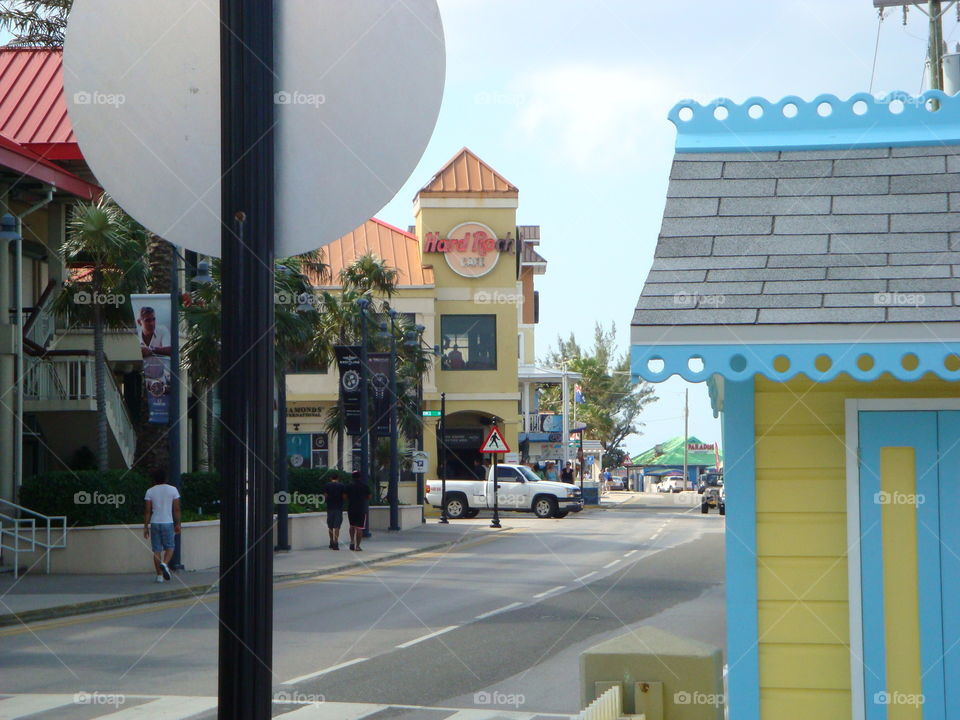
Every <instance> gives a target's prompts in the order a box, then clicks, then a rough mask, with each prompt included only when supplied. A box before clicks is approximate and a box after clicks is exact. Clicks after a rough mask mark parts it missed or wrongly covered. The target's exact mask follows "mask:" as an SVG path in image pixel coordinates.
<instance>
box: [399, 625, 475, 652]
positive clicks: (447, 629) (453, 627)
mask: <svg viewBox="0 0 960 720" xmlns="http://www.w3.org/2000/svg"><path fill="white" fill-rule="evenodd" d="M458 627H460V626H459V625H451V626H450V627H445V628H443V630H437V631H436V632H432V633H427V634H426V635H423V636H422V637H418V638H416V639H414V640H408V641H407V642H405V643H400V644H399V645H397V647H398V648H408V647H411V646H412V645H416V644H417V643H422V642H423V641H424V640H429V639H430V638H435V637H436V636H437V635H443V634H444V633H447V632H450V631H451V630H456V629H457V628H458Z"/></svg>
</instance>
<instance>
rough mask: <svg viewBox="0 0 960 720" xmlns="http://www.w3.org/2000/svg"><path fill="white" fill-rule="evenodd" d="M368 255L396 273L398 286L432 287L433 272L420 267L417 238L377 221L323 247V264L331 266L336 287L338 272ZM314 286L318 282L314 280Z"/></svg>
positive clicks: (365, 224)
mask: <svg viewBox="0 0 960 720" xmlns="http://www.w3.org/2000/svg"><path fill="white" fill-rule="evenodd" d="M367 252H372V253H373V254H374V255H376V256H377V257H379V258H381V259H382V260H384V261H386V264H387V266H388V267H391V268H393V269H395V270H396V271H397V273H398V277H397V285H398V286H400V287H423V286H426V285H433V268H432V267H430V266H426V267H425V266H424V265H423V261H422V259H421V256H420V242H419V241H418V240H417V236H416V235H411V234H410V233H408V232H404V231H403V230H401V229H400V228H397V227H394V226H393V225H390V224H389V223H385V222H383V221H382V220H378V219H377V218H372V219H370V220H367V222H365V223H364V224H363V225H361V226H360V227H358V228H357V229H356V230H354V231H353V232H350V233H347V234H346V235H344V236H343V237H341V238H340V239H338V240H335V241H334V242H332V243H330V244H329V245H327V246H325V247H324V248H323V261H324V262H325V263H327V264H328V265H329V266H330V274H331V276H332V277H333V278H334V279H335V280H334V282H335V283H337V282H338V281H337V280H336V278H339V277H340V271H341V270H342V269H343V268H345V267H346V266H348V265H349V264H350V263H352V262H353V261H354V260H356V259H357V258H359V257H361V256H363V255H364V254H366V253H367ZM314 282H315V283H316V282H317V279H316V278H314Z"/></svg>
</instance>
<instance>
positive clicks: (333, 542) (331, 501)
mask: <svg viewBox="0 0 960 720" xmlns="http://www.w3.org/2000/svg"><path fill="white" fill-rule="evenodd" d="M346 491H347V489H346V488H345V487H344V486H343V483H341V482H340V481H339V480H337V479H336V478H334V479H333V480H331V481H330V482H328V483H327V484H326V485H324V486H323V494H324V496H325V497H326V500H327V532H328V533H329V534H330V549H331V550H339V549H340V528H341V527H342V526H343V499H344V497H346Z"/></svg>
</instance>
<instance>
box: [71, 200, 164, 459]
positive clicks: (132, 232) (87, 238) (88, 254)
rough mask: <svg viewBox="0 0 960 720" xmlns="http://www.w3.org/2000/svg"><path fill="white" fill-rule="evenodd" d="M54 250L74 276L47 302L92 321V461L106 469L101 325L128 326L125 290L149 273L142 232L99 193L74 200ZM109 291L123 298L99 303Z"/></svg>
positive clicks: (77, 319) (76, 319)
mask: <svg viewBox="0 0 960 720" xmlns="http://www.w3.org/2000/svg"><path fill="white" fill-rule="evenodd" d="M59 253H60V256H61V258H62V260H63V264H64V266H65V267H68V268H71V269H72V270H73V271H74V277H73V279H72V280H69V281H67V282H66V283H65V284H64V291H63V292H62V293H60V294H59V295H57V296H56V297H55V298H54V300H53V303H52V307H53V311H54V313H55V314H56V315H57V316H58V317H59V318H61V319H63V320H65V321H66V322H67V323H69V324H71V325H75V324H85V323H92V324H93V352H94V358H95V360H94V373H95V378H96V379H95V384H96V397H97V465H98V468H99V469H100V470H107V469H108V467H109V457H108V454H107V407H106V372H107V359H106V355H105V353H104V349H103V331H104V327H105V326H109V327H129V326H130V317H131V306H130V295H132V294H133V293H135V292H142V291H143V290H144V287H145V285H146V281H147V276H148V271H147V265H146V263H145V261H144V258H145V253H146V232H145V231H144V230H143V228H142V227H140V226H139V225H138V224H137V223H136V222H134V221H133V220H131V219H130V218H129V217H128V216H127V215H125V214H124V213H123V211H121V210H120V208H119V207H117V206H116V205H115V204H114V203H113V201H112V200H110V199H109V198H108V197H106V196H105V195H104V196H101V197H100V199H99V200H97V201H96V202H95V203H92V204H85V203H79V204H77V205H76V207H75V208H74V211H73V213H72V216H71V218H70V221H69V224H68V226H67V236H66V240H65V241H64V243H63V244H62V245H61V246H60V250H59ZM109 296H114V297H118V298H122V300H123V302H122V303H121V304H119V305H118V304H116V303H109V304H108V303H105V302H103V299H104V298H105V297H109Z"/></svg>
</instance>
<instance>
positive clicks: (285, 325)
mask: <svg viewBox="0 0 960 720" xmlns="http://www.w3.org/2000/svg"><path fill="white" fill-rule="evenodd" d="M307 272H310V273H311V274H312V275H313V276H315V277H318V278H325V277H326V276H327V274H328V273H329V270H328V268H327V266H326V265H325V264H324V263H323V261H322V259H321V253H320V251H319V250H318V251H315V252H311V253H307V254H305V255H299V256H297V257H290V258H283V259H279V260H277V262H276V267H275V272H274V288H275V292H274V296H275V298H276V299H277V302H276V303H275V305H274V331H275V345H276V353H277V354H276V368H277V372H278V373H280V372H282V370H283V369H285V368H287V367H289V365H290V363H291V359H292V358H295V357H299V356H301V355H304V354H306V353H307V352H308V350H309V348H310V344H311V342H310V341H311V337H312V335H313V332H314V330H313V326H314V322H315V318H314V317H311V315H313V313H310V314H306V315H304V314H302V313H299V312H297V309H298V305H299V304H300V300H301V299H306V298H311V299H312V298H313V288H312V286H311V284H310V281H309V280H308V279H307V277H306V273H307ZM210 277H211V282H210V283H207V284H206V285H201V286H200V287H197V288H193V289H192V291H191V292H190V293H189V294H188V295H186V297H185V302H184V306H185V307H184V310H183V314H184V317H185V319H186V323H187V331H186V337H185V339H184V342H183V344H182V346H181V356H182V358H183V361H184V365H185V367H186V369H187V370H189V372H190V376H191V379H192V380H193V382H194V384H195V387H196V388H197V390H198V391H199V393H200V394H201V395H202V396H203V397H204V399H205V400H204V401H205V403H206V405H207V417H208V421H207V427H206V428H204V431H205V435H206V437H207V447H208V453H209V457H211V458H212V456H213V452H212V448H213V422H212V420H211V418H212V417H213V411H212V410H213V409H212V407H211V404H212V394H213V391H214V389H215V388H216V385H217V383H218V382H219V380H220V373H221V367H220V338H221V330H222V317H223V316H222V312H223V307H222V298H223V286H222V281H221V261H220V260H219V259H214V260H213V261H212V262H211V263H210ZM314 304H316V303H314ZM208 469H212V468H208Z"/></svg>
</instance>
